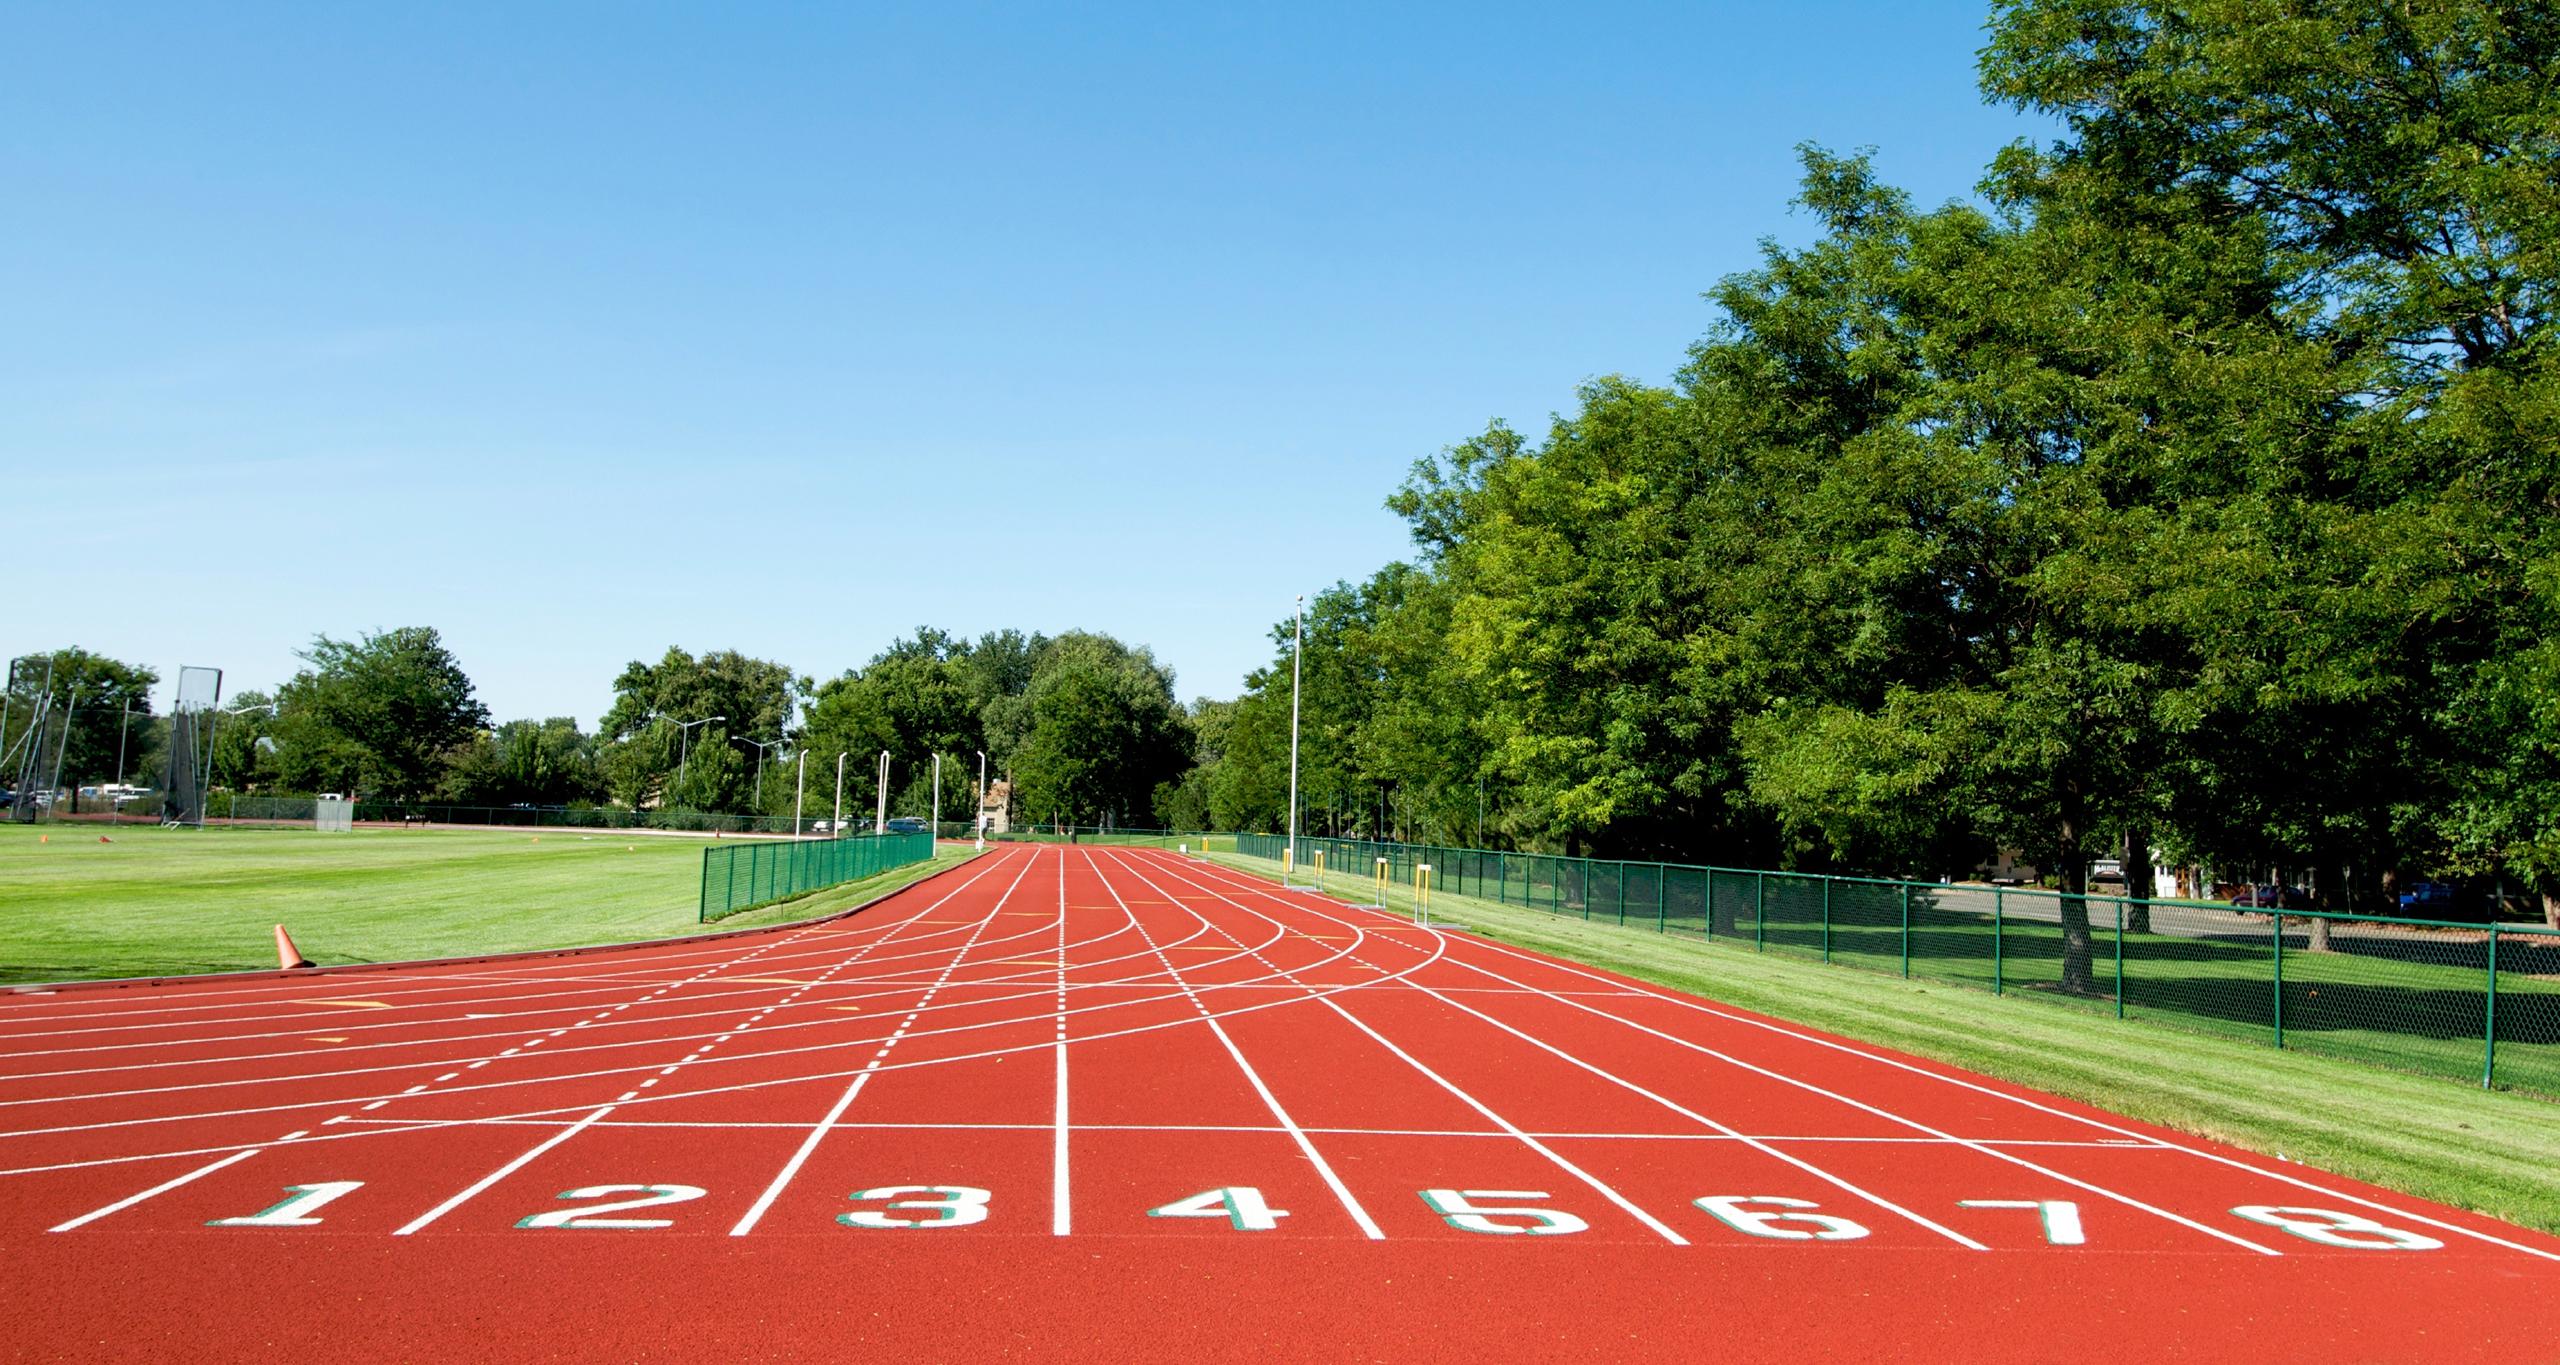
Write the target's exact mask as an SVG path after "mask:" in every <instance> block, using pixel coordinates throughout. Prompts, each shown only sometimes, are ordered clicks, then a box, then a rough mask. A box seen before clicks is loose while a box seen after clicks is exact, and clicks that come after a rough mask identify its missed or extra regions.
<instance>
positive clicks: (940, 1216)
mask: <svg viewBox="0 0 2560 1365" xmlns="http://www.w3.org/2000/svg"><path fill="white" fill-rule="evenodd" d="M908 1194H930V1195H939V1196H940V1198H936V1199H901V1198H899V1196H900V1195H908ZM851 1197H852V1198H854V1199H886V1200H888V1201H890V1203H889V1208H892V1209H924V1210H930V1211H931V1212H932V1213H934V1214H935V1215H936V1216H935V1217H931V1218H892V1217H890V1216H889V1214H888V1212H887V1210H883V1209H855V1210H854V1211H853V1212H851V1213H839V1214H837V1215H836V1221H837V1222H839V1223H842V1224H844V1225H845V1226H846V1227H849V1228H956V1227H966V1226H967V1225H969V1224H971V1223H983V1222H985V1221H986V1220H987V1201H988V1200H989V1199H991V1198H993V1197H994V1196H993V1195H990V1194H988V1193H987V1192H986V1191H985V1190H973V1189H970V1188H969V1187H968V1186H966V1185H883V1186H881V1187H880V1188H878V1189H876V1190H855V1191H854V1192H853V1194H852V1196H851Z"/></svg>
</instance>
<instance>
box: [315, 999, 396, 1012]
mask: <svg viewBox="0 0 2560 1365" xmlns="http://www.w3.org/2000/svg"><path fill="white" fill-rule="evenodd" d="M300 1003H302V1004H305V1005H338V1006H342V1007H344V1008H346V1009H351V1010H387V1009H389V1008H391V1006H389V1005H387V1004H384V1003H383V1002H382V1001H379V1000H305V1001H302V1002H300Z"/></svg>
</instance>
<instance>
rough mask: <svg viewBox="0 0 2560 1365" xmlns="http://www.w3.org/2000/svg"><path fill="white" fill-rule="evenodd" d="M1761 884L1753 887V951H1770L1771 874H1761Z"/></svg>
mask: <svg viewBox="0 0 2560 1365" xmlns="http://www.w3.org/2000/svg"><path fill="white" fill-rule="evenodd" d="M1759 877H1760V880H1759V884H1758V885H1756V886H1754V887H1752V888H1751V951H1753V952H1755V953H1765V952H1767V951H1769V874H1768V873H1766V872H1763V873H1760V874H1759Z"/></svg>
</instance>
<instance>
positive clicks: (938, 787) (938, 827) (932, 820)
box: [924, 749, 942, 839]
mask: <svg viewBox="0 0 2560 1365" xmlns="http://www.w3.org/2000/svg"><path fill="white" fill-rule="evenodd" d="M924 827H925V833H926V834H928V835H931V836H933V837H934V838H937V839H938V838H940V837H942V751H941V750H940V749H936V750H934V751H933V813H932V814H931V815H928V816H926V817H925V822H924Z"/></svg>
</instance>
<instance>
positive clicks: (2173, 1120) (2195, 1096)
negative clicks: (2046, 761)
mask: <svg viewBox="0 0 2560 1365" xmlns="http://www.w3.org/2000/svg"><path fill="white" fill-rule="evenodd" d="M1214 860H1215V861H1216V862H1218V863H1219V864H1221V865H1224V866H1228V867H1232V868H1234V869H1236V870H1237V871H1240V872H1246V873H1250V874H1252V875H1254V876H1258V877H1265V878H1269V879H1271V880H1274V881H1277V880H1278V879H1279V875H1280V869H1279V864H1278V863H1276V862H1273V861H1271V860H1269V859H1263V858H1248V857H1241V856H1237V855H1234V854H1227V853H1219V854H1216V855H1214ZM1304 879H1305V874H1304V873H1301V874H1300V880H1301V881H1302V882H1303V881H1304ZM1327 885H1328V888H1329V889H1330V890H1331V891H1332V892H1333V893H1334V894H1335V895H1337V896H1343V897H1363V896H1365V895H1366V892H1367V888H1366V886H1365V885H1363V884H1359V883H1358V882H1357V879H1354V878H1350V877H1329V878H1327ZM1431 907H1432V913H1433V918H1434V919H1435V920H1439V919H1444V918H1445V919H1446V920H1448V921H1449V922H1450V924H1451V925H1452V926H1457V925H1463V926H1465V928H1466V929H1467V930H1468V931H1470V932H1473V933H1476V934H1479V935H1482V936H1484V937H1486V938H1490V939H1495V940H1498V941H1501V942H1504V943H1510V944H1514V945H1517V946H1519V947H1522V948H1527V949H1530V950H1533V951H1536V952H1541V953H1547V954H1550V955H1552V956H1555V957H1560V958H1564V959H1566V960H1568V961H1572V962H1580V963H1584V964H1587V965H1589V966H1594V967H1601V968H1605V969H1607V970H1609V971H1613V972H1619V973H1622V974H1624V975H1627V976H1631V977H1635V978H1637V979H1639V980H1643V981H1650V982H1653V983H1655V984H1656V985H1661V986H1667V987H1670V988H1671V989H1673V990H1676V991H1681V992H1684V993H1686V994H1690V995H1695V996H1700V997H1704V998H1706V999H1709V1000H1714V1001H1718V1002H1721V1003H1723V1004H1727V1005H1733V1006H1736V1007H1739V1008H1741V1009H1746V1010H1750V1011H1753V1012H1754V1013H1758V1014H1763V1015H1767V1016H1769V1017H1771V1018H1776V1019H1784V1020H1788V1021H1791V1022H1794V1023H1800V1024H1804V1025H1807V1026H1809V1027H1812V1028H1817V1029H1821V1030H1824V1031H1825V1032H1829V1033H1835V1034H1838V1035H1841V1036H1843V1037H1847V1038H1854V1039H1858V1040H1860V1041H1863V1042H1870V1043H1875V1044H1878V1045H1880V1046H1883V1047H1889V1048H1893V1049H1895V1050H1897V1051H1900V1052H1905V1053H1909V1054H1912V1055H1914V1056H1920V1057H1927V1058H1931V1059H1933V1060H1936V1061H1941V1062H1946V1063H1949V1064H1951V1065H1954V1066H1960V1067H1963V1068H1965V1069H1967V1070H1969V1071H1975V1072H1979V1073H1981V1074H1983V1075H1987V1076H1995V1077H1998V1078H1999V1079H2001V1080H2004V1081H2010V1082H2014V1083H2016V1084H2019V1085H2024V1086H2031V1087H2033V1088H2035V1089H2037V1090H2041V1091H2045V1092H2046V1093H2048V1094H2054V1095H2061V1096H2064V1097H2066V1098H2069V1099H2074V1100H2078V1101H2081V1102H2082V1103H2085V1104H2091V1105H2095V1106H2097V1107H2098V1108H2101V1109H2105V1110H2108V1111H2110V1112H2113V1113H2117V1114H2122V1115H2125V1116H2126V1117H2128V1118H2134V1119H2139V1120H2142V1121H2143V1122H2146V1123H2156V1124H2158V1125H2160V1126H2161V1127H2164V1128H2171V1129H2175V1130H2177V1131H2179V1132H2183V1133H2193V1134H2195V1135H2197V1136H2199V1137H2206V1138H2211V1139H2214V1140H2216V1141H2220V1142H2226V1143H2229V1144H2231V1145H2232V1146H2234V1147H2241V1148H2245V1149H2247V1150H2249V1151H2253V1152H2259V1153H2263V1154H2265V1155H2268V1156H2277V1157H2282V1158H2284V1159H2287V1160H2291V1161H2299V1162H2303V1163H2305V1164H2307V1165H2311V1166H2316V1167H2319V1168H2320V1169H2322V1170H2327V1171H2334V1172H2336V1173H2338V1174H2340V1175H2344V1176H2349V1177H2352V1178H2354V1179H2357V1180H2362V1181H2367V1182H2369V1183H2372V1184H2375V1185H2380V1186H2382V1187H2384V1188H2386V1189H2393V1190H2400V1191H2403V1192H2405V1193H2408V1194H2411V1195H2415V1196H2417V1197H2419V1198H2421V1199H2431V1200H2434V1201H2436V1202H2438V1203H2442V1204H2450V1205H2453V1206H2455V1207H2457V1208H2466V1209H2471V1210H2473V1211H2475V1212H2479V1213H2483V1214H2487V1215H2489V1216H2490V1217H2493V1218H2498V1219H2502V1220H2505V1221H2507V1222H2510V1223H2514V1224H2517V1225H2518V1226H2521V1227H2529V1228H2535V1229H2539V1230H2541V1231H2543V1232H2550V1233H2560V1105H2555V1104H2552V1103H2550V1102H2548V1101H2545V1100H2539V1099H2533V1098H2529V1097H2527V1096H2524V1095H2520V1094H2515V1093H2511V1092H2506V1091H2488V1090H2482V1089H2479V1088H2478V1086H2477V1085H2476V1084H2474V1085H2470V1086H2466V1085H2463V1084H2462V1083H2460V1082H2457V1081H2451V1080H2442V1079H2436V1078H2432V1077H2427V1076H2418V1075H2410V1074H2407V1073H2404V1072H2396V1071H2386V1070H2382V1069H2379V1068H2376V1067H2369V1066H2362V1065H2358V1064H2356V1063H2354V1062H2350V1061H2344V1060H2340V1059H2338V1058H2335V1057H2324V1056H2318V1055H2314V1054H2307V1053H2303V1052H2298V1051H2278V1050H2276V1049H2275V1048H2272V1047H2267V1046H2264V1045H2262V1044H2256V1043H2251V1042H2247V1041H2243V1040H2241V1039H2238V1038H2231V1037H2218V1036H2214V1035H2212V1034H2198V1033H2187V1032H2181V1031H2177V1030H2174V1029H2168V1028H2161V1027H2158V1026H2155V1025H2150V1024H2144V1023H2141V1022H2138V1021H2131V1020H2118V1019H2114V1018H2111V1017H2107V1016H2105V1015H2102V1014H2097V1013H2092V1012H2087V1011H2084V1010H2081V1009H2076V1008H2069V1007H2064V1008H2057V1007H2055V1006H2054V1005H2053V1004H2051V1003H2047V1002H2045V1001H2043V1000H2039V999H2036V998H2034V997H2033V996H2032V995H2009V996H1995V995H1992V994H1991V993H1990V992H1988V991H1987V990H1972V989H1967V988H1965V987H1961V986H1951V985H1947V984H1944V983H1941V982H1932V981H1906V980H1903V979H1901V978H1900V977H1898V976H1887V975H1885V974H1883V973H1881V972H1875V971H1864V970H1858V969H1855V968H1851V967H1846V966H1825V965H1823V964H1821V963H1819V962H1808V961H1804V960H1802V959H1798V958H1791V957H1786V956H1782V955H1779V954H1775V953H1757V952H1753V951H1751V950H1750V949H1749V948H1746V947H1739V946H1727V945H1724V944H1710V943H1706V942H1703V941H1700V940H1696V939H1691V938H1685V937H1683V938H1674V937H1669V936H1666V935H1662V934H1657V933H1655V932H1653V930H1652V928H1651V927H1650V926H1645V927H1635V926H1628V927H1623V928H1622V927H1620V926H1618V925H1615V924H1610V923H1606V922H1599V921H1585V920H1581V919H1575V918H1570V917H1567V916H1561V915H1553V914H1550V913H1548V912H1546V911H1543V910H1527V909H1522V908H1520V907H1518V906H1512V905H1503V904H1500V903H1498V902H1494V901H1487V900H1478V899H1476V898H1473V897H1468V896H1456V895H1448V894H1444V893H1441V892H1437V891H1435V892H1433V893H1432V897H1431Z"/></svg>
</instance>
